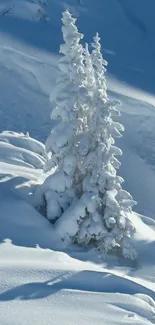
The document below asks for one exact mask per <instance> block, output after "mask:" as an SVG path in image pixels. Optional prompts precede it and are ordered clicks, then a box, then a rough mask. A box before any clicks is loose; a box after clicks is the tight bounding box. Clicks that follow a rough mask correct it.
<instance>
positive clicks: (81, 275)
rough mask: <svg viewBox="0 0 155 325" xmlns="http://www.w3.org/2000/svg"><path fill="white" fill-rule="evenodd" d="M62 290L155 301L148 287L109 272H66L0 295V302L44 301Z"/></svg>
mask: <svg viewBox="0 0 155 325" xmlns="http://www.w3.org/2000/svg"><path fill="white" fill-rule="evenodd" d="M61 290H71V291H74V290H76V291H86V292H98V293H101V292H102V293H112V294H113V293H120V294H130V295H134V294H137V293H141V294H146V295H148V296H150V297H151V298H152V299H155V292H153V291H152V290H150V289H147V288H146V287H144V286H142V285H140V284H137V283H135V282H132V281H131V280H128V279H124V278H122V277H120V276H117V275H113V274H110V273H108V272H95V271H81V272H77V273H73V274H70V272H64V273H63V275H61V276H60V277H55V278H53V279H50V280H48V281H45V282H32V283H25V284H23V285H20V286H17V287H15V288H13V289H10V290H7V291H6V292H4V293H2V294H0V301H11V300H14V299H18V300H34V299H43V298H46V297H48V296H50V295H54V294H56V293H58V292H59V291H61Z"/></svg>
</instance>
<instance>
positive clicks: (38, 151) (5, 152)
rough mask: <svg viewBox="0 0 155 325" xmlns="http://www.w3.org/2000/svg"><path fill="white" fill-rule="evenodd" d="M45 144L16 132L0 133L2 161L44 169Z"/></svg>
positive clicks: (0, 159) (0, 155)
mask: <svg viewBox="0 0 155 325" xmlns="http://www.w3.org/2000/svg"><path fill="white" fill-rule="evenodd" d="M42 155H44V145H42V144H41V143H40V142H38V141H36V140H34V139H32V138H30V137H28V136H25V135H24V134H22V133H21V134H18V133H14V132H8V131H5V132H2V133H1V134H0V161H1V162H4V163H7V164H12V165H18V166H23V167H24V166H27V167H30V168H35V169H42V168H43V166H44V163H45V158H44V157H43V156H42Z"/></svg>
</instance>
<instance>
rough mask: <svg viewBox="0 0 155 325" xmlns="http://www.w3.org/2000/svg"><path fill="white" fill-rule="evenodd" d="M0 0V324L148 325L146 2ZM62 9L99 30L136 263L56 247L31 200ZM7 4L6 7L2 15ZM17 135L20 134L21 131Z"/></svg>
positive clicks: (150, 177) (151, 179)
mask: <svg viewBox="0 0 155 325" xmlns="http://www.w3.org/2000/svg"><path fill="white" fill-rule="evenodd" d="M82 1H83V5H77V4H76V1H73V0H66V1H60V0H48V6H47V7H46V11H47V12H48V14H49V17H50V21H49V22H48V23H44V22H43V21H39V20H38V16H37V10H38V8H39V7H40V5H38V3H37V0H36V1H35V0H34V1H33V0H1V1H0V13H2V14H0V38H1V43H0V80H1V81H0V131H4V130H11V131H15V132H22V134H20V135H18V134H17V133H13V134H11V133H10V132H3V133H1V134H0V323H1V324H3V325H23V324H24V325H31V324H32V325H34V324H35V323H37V324H38V325H43V324H47V325H49V324H63V325H65V324H66V325H69V324H71V325H73V324H74V325H76V324H79V323H81V324H84V325H86V324H93V325H94V324H95V325H96V324H99V325H100V324H106V325H113V324H117V325H118V324H119V325H120V324H124V325H126V324H133V323H134V324H137V325H138V324H145V325H146V324H151V323H155V303H154V299H155V285H154V283H155V255H154V250H155V221H154V220H153V219H155V218H154V216H155V204H154V193H155V169H154V155H155V152H154V142H155V140H154V139H155V131H154V123H155V97H154V83H155V68H154V50H155V41H154V28H155V20H154V9H155V3H154V0H149V5H148V1H147V0H136V2H135V1H134V0H130V1H129V0H102V1H101V0H96V1H94V0H82ZM67 6H69V7H71V9H72V10H73V12H74V13H75V14H76V15H77V16H78V25H79V29H80V31H81V32H84V33H85V40H86V41H91V40H92V37H93V35H94V33H95V32H96V31H99V33H100V35H101V37H102V42H103V51H104V55H105V58H106V59H107V60H108V61H109V70H108V71H109V72H108V75H107V76H108V90H109V94H110V96H112V97H113V96H114V97H117V98H119V99H121V101H122V103H123V104H122V107H121V111H122V116H121V121H122V123H123V124H124V125H125V129H126V131H125V134H124V137H123V138H122V139H120V140H119V145H120V147H121V148H122V149H123V152H124V155H123V156H122V166H121V169H120V174H121V175H122V176H123V177H124V179H125V188H126V189H128V190H129V191H130V192H131V193H132V195H133V196H134V199H136V200H137V201H138V205H137V207H136V211H137V212H139V213H141V214H143V215H146V216H147V217H144V216H142V215H138V214H133V216H132V220H133V221H134V224H135V226H136V229H137V232H136V236H135V239H134V241H135V246H136V248H137V251H138V254H139V258H138V261H137V262H136V263H133V264H132V263H130V262H128V261H124V260H122V259H121V258H114V257H113V256H109V257H106V256H103V255H101V254H99V253H97V252H95V251H84V250H80V249H78V248H76V247H70V248H66V247H63V245H62V243H61V242H60V241H59V239H58V238H57V236H56V234H55V232H54V231H53V229H52V226H51V224H49V223H48V221H47V220H46V219H44V218H43V217H42V216H41V215H40V214H39V213H38V212H37V211H35V210H34V209H33V207H32V206H31V204H30V203H31V195H32V193H33V191H34V189H35V187H36V185H37V184H38V183H42V182H43V181H44V179H45V178H46V176H47V175H46V174H44V173H43V164H44V145H43V144H41V143H39V142H37V141H36V140H32V138H31V137H28V135H26V133H27V132H29V133H30V136H32V137H34V138H35V139H37V140H40V141H43V142H44V141H45V139H46V137H47V136H48V135H49V132H50V130H51V128H52V123H51V121H50V119H49V116H50V112H51V109H52V104H51V103H50V101H49V97H50V95H51V97H53V96H54V87H55V80H56V76H57V74H58V70H57V62H58V55H57V52H58V48H59V44H60V42H61V40H62V37H61V22H60V18H61V11H62V10H63V9H64V8H66V7H67ZM9 8H12V9H11V11H10V12H9V13H8V14H4V15H3V12H4V11H5V10H6V9H9ZM24 134H25V135H24Z"/></svg>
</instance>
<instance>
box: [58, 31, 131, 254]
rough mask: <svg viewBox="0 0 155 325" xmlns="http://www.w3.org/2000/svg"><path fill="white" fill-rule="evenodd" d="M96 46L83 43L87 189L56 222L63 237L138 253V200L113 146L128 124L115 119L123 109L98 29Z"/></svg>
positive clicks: (126, 252) (85, 183) (117, 152)
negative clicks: (110, 88) (112, 95)
mask: <svg viewBox="0 0 155 325" xmlns="http://www.w3.org/2000/svg"><path fill="white" fill-rule="evenodd" d="M92 46H93V51H92V55H91V56H90V53H89V50H88V46H87V45H86V48H85V72H86V76H87V78H86V80H87V82H86V88H87V100H88V102H87V104H88V105H87V107H88V108H89V112H88V114H87V115H88V116H89V118H88V119H87V121H88V139H89V146H88V150H87V153H86V154H85V156H83V160H82V166H83V174H84V178H83V191H82V193H81V194H82V195H81V197H80V199H79V200H78V201H77V202H76V203H75V204H74V205H72V206H71V207H70V208H69V209H68V210H67V211H66V212H65V213H64V215H63V216H62V220H60V223H59V225H58V226H59V230H60V233H62V237H63V238H64V239H65V238H68V239H69V237H70V238H72V240H73V241H75V242H76V243H79V244H82V245H88V244H91V243H94V244H95V245H96V246H97V247H100V248H102V249H104V250H105V251H109V250H111V249H112V248H113V247H115V246H117V247H120V249H121V250H122V253H123V255H124V256H126V257H130V258H134V257H135V251H134V249H133V248H132V246H131V244H130V236H131V235H132V233H133V230H134V229H133V226H132V224H131V222H130V221H129V214H130V213H131V212H132V206H133V205H134V204H135V202H134V201H133V199H132V197H131V195H130V194H129V193H128V192H126V191H124V190H123V189H122V186H121V184H122V182H123V179H122V178H121V177H119V176H118V175H117V169H118V168H119V166H120V162H119V161H118V159H117V158H116V156H117V155H121V154H122V152H121V150H120V149H119V148H117V147H116V146H114V143H115V141H114V137H119V136H121V132H122V131H123V130H124V128H123V126H122V125H121V124H120V123H118V122H114V121H113V119H112V115H115V114H117V115H118V113H119V112H118V110H117V107H116V106H117V104H118V103H117V101H110V100H109V98H108V96H107V86H106V78H105V71H106V66H107V62H106V61H105V60H104V59H103V57H102V54H101V45H100V38H99V36H98V34H97V35H96V36H95V37H94V42H93V44H92ZM94 78H95V79H94ZM61 230H62V232H61Z"/></svg>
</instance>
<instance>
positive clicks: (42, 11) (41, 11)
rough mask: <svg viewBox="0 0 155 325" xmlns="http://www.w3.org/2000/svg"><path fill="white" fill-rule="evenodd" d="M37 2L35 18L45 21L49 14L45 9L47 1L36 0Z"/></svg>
mask: <svg viewBox="0 0 155 325" xmlns="http://www.w3.org/2000/svg"><path fill="white" fill-rule="evenodd" d="M38 4H39V8H38V10H37V19H39V20H40V21H44V22H46V23H47V22H48V21H49V15H48V14H47V10H46V7H47V5H48V1H47V0H38Z"/></svg>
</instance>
